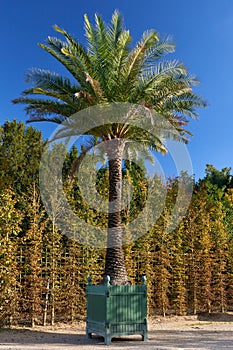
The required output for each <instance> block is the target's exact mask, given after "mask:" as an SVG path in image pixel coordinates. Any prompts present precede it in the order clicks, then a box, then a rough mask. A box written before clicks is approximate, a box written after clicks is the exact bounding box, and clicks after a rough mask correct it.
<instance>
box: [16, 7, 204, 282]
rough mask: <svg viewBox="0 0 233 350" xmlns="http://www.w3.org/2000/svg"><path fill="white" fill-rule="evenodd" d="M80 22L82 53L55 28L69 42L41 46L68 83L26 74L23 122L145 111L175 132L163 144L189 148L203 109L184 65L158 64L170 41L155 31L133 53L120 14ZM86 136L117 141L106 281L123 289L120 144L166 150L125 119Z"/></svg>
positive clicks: (44, 73) (56, 76)
mask: <svg viewBox="0 0 233 350" xmlns="http://www.w3.org/2000/svg"><path fill="white" fill-rule="evenodd" d="M84 23H85V34H86V40H87V43H86V45H85V46H83V45H81V44H80V43H79V41H77V40H76V39H75V38H74V37H73V36H71V35H70V34H68V33H67V32H66V31H65V30H64V29H62V28H60V27H58V26H57V25H55V26H54V29H55V30H56V31H57V32H58V33H59V35H60V34H62V35H63V36H64V37H65V39H66V41H65V42H64V41H62V40H60V39H59V38H57V37H48V39H47V43H46V44H40V47H41V48H43V49H44V50H46V51H47V52H48V53H50V54H51V55H52V56H53V57H54V58H55V59H57V60H58V61H59V62H60V63H61V64H62V65H63V66H64V67H65V68H66V69H67V70H68V72H69V73H70V74H71V76H72V77H73V79H72V80H71V79H69V78H66V77H65V78H64V77H62V76H60V75H59V74H57V73H52V72H50V71H47V70H43V69H32V70H30V71H29V72H28V73H27V81H28V82H29V83H31V85H32V87H31V88H29V89H27V90H25V91H23V93H22V96H21V97H19V98H17V99H15V100H14V101H13V102H14V103H23V104H25V105H26V107H25V111H26V112H27V114H28V115H29V120H28V122H36V121H51V122H55V123H58V124H61V123H63V122H65V121H67V120H69V118H70V117H71V116H72V115H74V114H75V113H77V112H79V111H81V110H83V109H85V108H88V107H91V106H96V105H106V104H108V103H115V102H117V103H125V102H126V103H129V104H134V105H135V104H136V105H139V106H144V108H146V109H147V110H149V111H151V112H153V117H152V119H151V120H150V122H151V126H153V123H154V121H155V119H156V115H157V116H158V115H159V116H162V117H163V118H164V120H166V121H167V122H168V123H169V125H171V126H172V128H173V129H175V130H176V133H173V132H170V133H169V132H166V137H170V138H176V139H177V140H178V141H182V142H187V141H188V139H187V135H188V134H190V133H189V132H188V131H187V130H185V129H184V127H185V126H186V125H187V124H188V118H196V116H197V113H196V108H197V107H202V106H204V105H205V102H204V101H203V99H202V98H201V97H200V96H198V95H196V94H195V93H194V92H193V86H194V85H195V84H197V79H196V78H195V77H194V76H192V75H191V74H189V73H188V72H187V69H186V68H185V66H184V65H183V63H181V62H178V61H177V60H164V59H163V58H164V56H165V55H166V54H168V53H171V52H173V51H174V44H173V43H172V42H171V40H170V39H169V38H165V39H161V38H160V37H159V35H158V33H157V32H156V31H154V30H151V31H148V32H145V33H144V34H143V36H142V39H141V40H140V41H139V42H138V43H137V44H136V46H135V47H133V48H132V47H131V42H132V39H131V36H130V33H129V31H128V30H126V29H125V28H124V25H123V19H122V16H121V15H120V14H119V13H118V12H117V11H115V12H114V13H113V15H112V19H111V24H109V25H107V24H106V23H104V22H103V20H102V18H101V16H99V15H95V25H92V24H91V23H90V22H89V19H88V17H87V15H85V16H84ZM40 95H41V96H42V97H40ZM86 134H88V136H89V137H90V138H91V137H94V138H95V140H99V141H108V140H114V142H115V144H114V147H111V150H108V147H106V153H107V156H108V160H109V161H108V166H109V187H110V190H109V206H111V208H110V209H111V210H109V214H108V246H107V253H106V263H105V266H106V267H105V274H107V275H109V276H110V278H111V283H112V284H127V283H128V277H127V272H126V269H125V265H124V255H123V249H122V225H121V210H120V203H121V196H122V190H121V185H122V159H123V158H122V157H123V152H124V148H125V143H126V140H128V139H131V140H135V141H137V142H141V143H142V144H143V145H144V146H146V147H149V148H151V149H153V150H155V151H161V152H166V149H165V146H164V144H163V142H162V141H161V139H160V138H159V137H158V136H156V135H154V134H153V133H150V132H148V131H145V129H143V128H138V127H136V126H135V125H134V126H133V125H129V124H128V123H127V121H126V119H124V118H122V121H121V122H119V123H110V124H109V125H105V126H103V127H96V128H93V129H92V130H91V131H90V130H89V132H87V133H86ZM113 149H114V152H113V151H112V150H113ZM113 153H114V154H113ZM113 203H114V208H112V206H113ZM112 209H113V210H112Z"/></svg>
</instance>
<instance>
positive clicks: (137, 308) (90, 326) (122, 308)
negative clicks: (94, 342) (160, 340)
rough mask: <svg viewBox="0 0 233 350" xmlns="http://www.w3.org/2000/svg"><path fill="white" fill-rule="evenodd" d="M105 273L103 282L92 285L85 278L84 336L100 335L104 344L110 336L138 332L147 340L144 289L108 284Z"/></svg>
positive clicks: (143, 286)
mask: <svg viewBox="0 0 233 350" xmlns="http://www.w3.org/2000/svg"><path fill="white" fill-rule="evenodd" d="M109 281H110V279H109V277H108V276H107V278H106V284H105V285H99V286H95V285H92V284H91V279H90V278H89V279H88V286H87V289H86V294H87V319H86V335H87V337H88V338H91V336H92V334H96V335H100V336H102V337H104V341H105V344H106V345H109V344H111V340H112V338H113V337H119V336H124V335H134V334H140V335H142V340H147V288H146V284H145V281H146V278H145V277H144V278H143V283H142V285H134V286H133V285H130V286H112V285H110V283H109Z"/></svg>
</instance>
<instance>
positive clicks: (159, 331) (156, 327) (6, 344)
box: [0, 314, 233, 350]
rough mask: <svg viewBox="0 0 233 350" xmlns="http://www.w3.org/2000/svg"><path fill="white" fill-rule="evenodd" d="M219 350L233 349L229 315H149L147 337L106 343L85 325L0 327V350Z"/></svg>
mask: <svg viewBox="0 0 233 350" xmlns="http://www.w3.org/2000/svg"><path fill="white" fill-rule="evenodd" d="M106 348H107V349H111V350H119V349H125V350H132V349H145V350H151V349H153V350H156V349H158V350H165V349H166V350H178V349H183V350H186V349H187V350H192V349H199V350H207V349H208V350H209V349H213V350H221V349H231V350H232V349H233V314H227V315H226V314H224V315H220V314H215V315H211V316H209V315H202V316H187V317H166V318H163V317H162V318H158V317H156V318H152V319H150V320H149V340H148V341H146V342H142V341H141V337H140V336H131V337H124V338H123V337H121V338H117V339H113V342H112V345H110V346H106V345H104V343H103V338H101V337H94V338H93V339H86V337H85V324H83V323H79V324H75V325H65V324H58V325H56V326H54V327H51V326H48V327H40V326H37V327H35V328H33V329H32V328H22V327H21V328H19V327H17V328H16V327H15V328H11V329H6V328H5V329H1V330H0V350H37V349H38V350H55V349H56V350H60V349H62V350H103V349H105V350H106Z"/></svg>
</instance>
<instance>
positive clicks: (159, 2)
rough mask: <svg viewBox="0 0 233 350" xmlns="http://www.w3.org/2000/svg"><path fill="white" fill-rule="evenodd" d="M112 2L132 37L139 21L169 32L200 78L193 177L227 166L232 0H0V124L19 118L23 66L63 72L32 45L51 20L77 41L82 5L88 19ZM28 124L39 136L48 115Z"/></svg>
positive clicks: (231, 141) (230, 162) (232, 141)
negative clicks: (205, 104)
mask: <svg viewBox="0 0 233 350" xmlns="http://www.w3.org/2000/svg"><path fill="white" fill-rule="evenodd" d="M114 9H118V10H119V11H120V12H121V13H122V15H123V16H124V19H125V26H126V27H127V28H128V29H130V32H131V35H132V37H133V39H134V42H136V41H137V40H139V39H140V37H141V35H142V33H143V32H144V31H145V30H147V29H152V28H154V29H156V30H157V31H158V32H159V33H160V34H161V35H167V34H171V35H172V37H173V39H174V41H175V43H176V53H175V55H174V57H175V58H177V59H178V60H181V61H183V62H184V63H185V65H186V66H187V67H188V68H189V70H190V72H192V73H194V74H195V75H197V77H198V78H199V80H200V82H201V83H200V85H199V86H198V88H197V89H196V91H197V92H198V93H199V94H200V95H202V96H203V97H204V98H205V99H206V100H207V101H208V107H207V108H206V109H202V110H200V111H199V114H200V116H199V120H198V121H192V122H191V123H190V125H189V130H191V131H192V132H193V134H194V136H193V137H192V138H191V140H190V144H189V145H188V151H189V154H190V156H191V160H192V164H193V171H194V174H195V177H196V179H197V178H199V177H203V176H204V171H205V165H206V164H207V163H210V164H213V165H215V166H216V167H217V168H218V169H222V168H223V167H233V156H232V150H233V132H232V131H233V118H232V113H233V88H232V84H233V1H232V0H221V1H213V0H212V1H211V0H204V1H203V0H202V1H201V0H195V1H187V0H176V1H175V0H167V1H164V0H147V1H144V2H143V1H140V2H139V1H138V0H127V1H123V0H111V1H109V0H79V1H77V0H67V1H66V2H64V1H63V2H60V1H54V0H47V1H45V0H40V1H36V2H35V1H29V0H21V1H19V0H8V1H6V0H5V1H4V0H2V1H1V3H0V26H1V56H0V60H1V64H0V76H1V94H0V102H1V103H0V124H1V125H2V124H3V123H4V122H5V121H6V120H12V119H17V120H21V121H24V122H25V121H26V119H27V118H26V116H25V113H24V111H23V106H20V105H13V104H12V103H11V100H12V99H13V98H16V97H18V96H19V95H20V93H21V91H22V90H24V89H25V88H27V87H28V85H27V84H26V83H25V81H24V74H25V72H26V71H27V70H28V69H29V68H32V67H39V68H45V69H50V70H51V71H57V72H59V73H65V72H64V70H62V69H61V66H60V65H59V64H58V63H56V62H55V61H54V59H53V58H52V57H50V56H49V54H47V53H46V52H44V51H43V50H42V49H41V48H39V46H38V45H37V44H38V43H39V42H44V41H45V40H46V37H47V36H48V35H56V33H55V32H54V30H53V28H52V26H53V24H58V25H59V26H61V27H63V28H65V29H66V30H67V31H68V32H70V33H72V34H74V35H75V36H76V37H77V38H78V39H80V41H82V42H84V36H83V34H84V30H83V15H84V13H87V14H88V15H89V18H90V20H91V21H93V16H94V13H96V12H97V13H99V14H101V15H102V16H103V18H104V20H105V21H106V22H109V20H110V18H111V14H112V13H113V11H114ZM167 58H169V57H167ZM31 125H33V126H34V127H36V128H38V129H39V130H42V133H43V136H44V137H49V136H50V134H51V132H52V130H53V129H54V126H53V125H52V124H49V123H48V124H46V123H34V124H31ZM165 162H166V161H165ZM169 175H171V176H172V175H173V174H172V173H171V174H169Z"/></svg>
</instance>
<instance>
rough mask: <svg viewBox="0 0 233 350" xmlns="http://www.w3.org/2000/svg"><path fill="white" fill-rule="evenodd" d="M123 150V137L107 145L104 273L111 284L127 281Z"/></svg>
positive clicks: (120, 283)
mask: <svg viewBox="0 0 233 350" xmlns="http://www.w3.org/2000/svg"><path fill="white" fill-rule="evenodd" d="M123 151H124V140H123V139H116V140H114V141H111V143H110V147H107V155H108V164H109V212H108V245H107V252H106V260H105V275H109V276H110V283H111V284H113V285H116V284H118V285H122V284H128V283H129V282H128V276H127V272H126V268H125V261H124V252H123V248H122V234H123V228H122V224H121V197H122V157H123Z"/></svg>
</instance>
